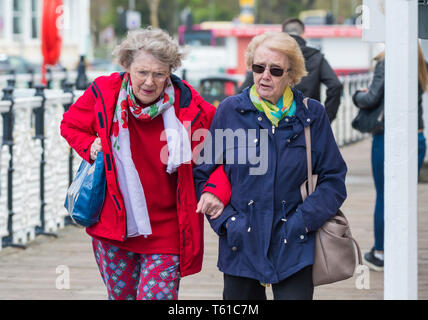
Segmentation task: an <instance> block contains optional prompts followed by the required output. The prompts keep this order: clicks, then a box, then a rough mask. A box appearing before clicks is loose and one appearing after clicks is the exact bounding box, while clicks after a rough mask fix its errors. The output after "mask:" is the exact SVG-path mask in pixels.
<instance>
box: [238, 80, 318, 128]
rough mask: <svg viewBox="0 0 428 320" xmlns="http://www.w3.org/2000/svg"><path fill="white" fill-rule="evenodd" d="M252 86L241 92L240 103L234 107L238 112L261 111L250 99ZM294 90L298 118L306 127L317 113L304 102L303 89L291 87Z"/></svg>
mask: <svg viewBox="0 0 428 320" xmlns="http://www.w3.org/2000/svg"><path fill="white" fill-rule="evenodd" d="M249 91H250V88H245V89H244V90H243V91H242V93H241V94H239V95H238V97H239V98H240V100H241V101H240V103H237V104H236V105H234V106H233V107H234V108H235V110H236V111H237V112H240V113H245V112H260V111H258V110H257V109H256V107H254V105H253V103H252V102H251V99H250V92H249ZM291 91H293V95H294V100H295V101H296V118H297V119H298V120H299V121H298V122H300V123H301V124H302V125H303V126H304V127H306V126H308V125H310V124H311V123H312V122H313V121H314V120H315V119H316V113H315V112H313V110H311V109H310V108H309V109H307V108H306V106H305V104H304V103H303V99H304V98H305V96H304V95H303V93H302V92H301V91H299V90H298V89H296V88H291Z"/></svg>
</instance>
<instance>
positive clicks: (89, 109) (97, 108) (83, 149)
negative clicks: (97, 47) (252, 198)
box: [61, 73, 231, 277]
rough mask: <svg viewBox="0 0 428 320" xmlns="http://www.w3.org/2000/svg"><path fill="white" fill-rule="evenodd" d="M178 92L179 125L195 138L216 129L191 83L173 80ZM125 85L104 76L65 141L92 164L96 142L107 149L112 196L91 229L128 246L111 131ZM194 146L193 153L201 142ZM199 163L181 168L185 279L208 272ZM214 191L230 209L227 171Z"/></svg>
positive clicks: (80, 103) (66, 126)
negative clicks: (195, 178)
mask: <svg viewBox="0 0 428 320" xmlns="http://www.w3.org/2000/svg"><path fill="white" fill-rule="evenodd" d="M171 80H172V82H173V84H174V87H175V89H178V90H180V111H179V114H178V118H179V120H180V121H181V122H182V123H183V124H184V125H185V126H186V124H187V126H186V127H188V126H189V125H190V127H191V136H192V135H193V132H194V131H195V130H197V129H201V128H205V129H208V128H209V127H210V124H211V121H212V118H213V116H214V113H215V111H216V109H215V108H214V107H213V106H212V105H211V104H209V103H208V102H206V101H204V100H203V99H202V97H201V96H200V95H199V93H197V92H196V91H195V90H194V89H193V88H192V87H191V86H190V85H189V84H188V83H187V82H185V81H182V80H180V79H179V78H177V77H176V76H172V77H171ZM121 83H122V79H121V76H120V74H119V73H113V74H111V75H110V76H102V77H99V78H97V79H95V81H94V82H93V83H92V84H91V85H90V86H89V88H88V89H87V90H86V91H85V92H84V93H83V95H82V96H81V97H80V98H79V99H78V100H77V101H76V103H74V104H73V105H72V106H71V107H70V109H69V110H68V111H67V112H66V113H64V116H63V120H62V122H61V135H62V136H63V137H64V138H65V139H66V140H67V142H68V143H69V144H70V146H71V147H72V148H73V149H74V150H76V152H77V153H78V154H79V155H80V156H81V157H82V158H83V159H85V160H86V161H89V162H92V161H91V160H90V148H91V145H92V143H93V142H94V140H95V138H96V136H99V137H100V139H101V145H102V147H103V154H104V161H105V169H106V179H107V190H106V198H105V201H104V205H103V209H102V211H101V214H100V219H99V221H98V222H97V223H96V224H94V225H93V226H91V227H89V228H87V232H88V233H89V234H91V235H94V236H98V237H102V238H107V239H112V240H118V241H124V240H125V239H126V237H127V235H126V212H125V206H124V202H123V198H122V195H121V193H120V189H119V184H118V182H117V178H116V169H115V162H114V159H113V155H112V146H111V142H110V130H111V125H112V122H113V113H114V108H115V106H116V100H117V96H118V94H119V90H120V85H121ZM197 140H198V141H193V139H192V150H193V149H194V148H195V147H196V146H197V145H200V143H201V141H200V140H199V139H197ZM192 166H193V163H189V164H183V165H181V166H180V167H179V168H178V170H177V172H178V181H177V216H178V225H179V232H180V274H181V276H183V277H184V276H186V275H190V274H194V273H197V272H199V271H200V270H201V268H202V257H203V243H204V241H203V230H204V229H203V221H204V217H203V215H201V214H199V213H196V212H195V211H196V205H197V199H196V195H195V187H194V184H193V173H192ZM209 182H210V184H209V185H210V186H217V188H214V189H213V188H212V187H211V188H209V189H207V191H210V192H212V193H214V194H215V195H217V196H218V197H219V198H220V199H221V200H222V201H223V203H224V204H225V205H226V204H227V203H228V202H229V199H230V194H231V187H230V184H229V181H228V179H227V176H226V175H225V173H224V170H223V168H222V167H221V168H218V170H217V171H215V172H214V173H213V175H212V176H211V178H210V180H209Z"/></svg>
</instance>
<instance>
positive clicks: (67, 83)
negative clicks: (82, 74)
mask: <svg viewBox="0 0 428 320" xmlns="http://www.w3.org/2000/svg"><path fill="white" fill-rule="evenodd" d="M73 86H74V84H73V83H72V82H70V81H67V79H65V81H64V82H63V83H62V87H63V90H64V92H66V93H71V101H70V103H65V104H64V105H63V107H64V112H67V111H68V109H69V108H70V106H71V105H72V104H73V101H74V92H73ZM73 158H74V157H73V149H72V148H70V149H69V151H68V185H69V186H70V185H71V183H72V182H73ZM64 223H65V224H66V225H70V224H72V225H75V223H74V222H73V220H72V219H71V217H70V216H66V217H65V219H64Z"/></svg>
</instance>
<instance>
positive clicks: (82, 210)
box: [64, 152, 107, 227]
mask: <svg viewBox="0 0 428 320" xmlns="http://www.w3.org/2000/svg"><path fill="white" fill-rule="evenodd" d="M106 183H107V182H106V174H105V170H104V157H103V153H102V152H98V154H97V159H96V160H95V162H94V163H93V164H92V165H91V164H90V163H89V162H87V161H85V160H82V162H81V164H80V166H79V169H78V170H77V173H76V176H75V178H74V180H73V183H72V184H71V185H70V187H69V188H68V190H67V196H66V198H65V203H64V206H65V208H66V209H67V211H68V213H69V214H70V216H71V218H72V219H73V221H74V222H76V223H77V224H79V225H81V226H83V227H89V226H91V225H93V224H94V223H96V222H98V219H99V216H100V213H101V209H102V208H103V204H104V198H105V192H106Z"/></svg>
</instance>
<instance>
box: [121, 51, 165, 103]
mask: <svg viewBox="0 0 428 320" xmlns="http://www.w3.org/2000/svg"><path fill="white" fill-rule="evenodd" d="M126 71H127V72H129V74H130V76H131V81H132V90H133V92H134V95H135V97H136V98H137V99H138V100H140V102H141V103H144V104H150V103H151V102H153V101H155V100H157V99H158V98H159V96H160V95H161V93H162V92H163V89H164V88H165V85H166V81H167V78H168V77H169V76H170V67H169V65H168V64H165V63H163V62H161V61H159V60H158V59H156V58H155V57H154V56H153V55H152V54H150V53H148V52H146V51H144V50H140V51H139V52H138V53H136V55H135V56H134V61H133V62H132V64H131V65H130V66H129V68H128V69H127V70H126Z"/></svg>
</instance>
